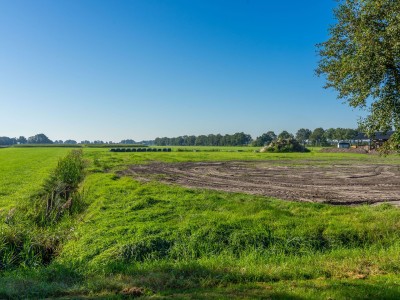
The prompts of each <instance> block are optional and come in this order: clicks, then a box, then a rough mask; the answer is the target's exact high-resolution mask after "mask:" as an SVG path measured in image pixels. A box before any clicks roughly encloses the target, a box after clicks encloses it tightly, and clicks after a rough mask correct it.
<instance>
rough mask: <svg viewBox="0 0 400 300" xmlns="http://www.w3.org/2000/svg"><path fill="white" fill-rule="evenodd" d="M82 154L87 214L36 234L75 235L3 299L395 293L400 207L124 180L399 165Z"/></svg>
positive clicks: (16, 273) (11, 285)
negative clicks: (195, 171) (222, 163)
mask: <svg viewBox="0 0 400 300" xmlns="http://www.w3.org/2000/svg"><path fill="white" fill-rule="evenodd" d="M5 150H6V149H5ZM2 151H4V150H2ZM85 157H86V159H88V160H89V162H90V166H89V168H88V170H89V172H90V173H89V174H88V175H87V177H86V179H85V181H84V183H83V185H82V187H83V188H84V189H85V197H84V201H85V203H86V209H85V210H84V211H81V212H80V213H78V214H77V215H76V216H75V217H74V218H65V219H64V220H62V222H61V223H58V225H52V226H48V227H47V228H45V229H41V230H40V234H44V235H45V234H50V233H54V232H56V231H57V230H59V232H60V233H61V232H64V233H65V231H68V234H67V235H66V237H65V239H64V240H63V241H62V244H61V245H60V247H59V248H58V250H57V251H58V252H57V255H56V256H55V258H54V259H53V260H52V262H51V263H50V264H48V265H45V264H44V265H43V264H42V265H37V266H35V267H32V266H26V267H21V268H18V269H14V270H11V269H8V270H4V271H2V273H1V276H0V298H1V297H4V298H9V297H20V298H24V297H30V298H34V297H36V298H43V297H62V296H63V297H72V298H79V297H89V298H90V297H96V298H97V297H105V298H123V297H125V296H126V294H129V293H131V294H132V295H133V294H135V293H136V294H135V295H142V297H143V298H147V297H149V298H151V299H168V298H174V299H175V298H180V299H210V298H211V299H232V298H233V299H235V298H237V299H243V298H244V299H246V298H247V299H253V298H268V297H270V298H282V299H321V298H325V299H327V298H331V299H349V298H351V299H365V298H375V299H379V298H380V299H396V298H399V297H400V276H399V272H400V257H399V255H398V253H399V250H400V234H399V232H400V231H399V229H400V210H399V209H397V208H395V207H392V206H390V205H380V206H376V207H373V206H359V207H337V206H335V207H333V206H328V205H322V204H312V203H296V202H287V201H281V200H279V199H272V198H266V197H261V196H252V195H246V194H239V193H236V194H232V193H224V192H214V191H209V190H192V189H187V188H182V187H179V186H170V185H164V184H160V183H157V182H149V183H146V184H143V183H139V182H136V181H135V180H133V179H131V178H128V177H120V176H119V175H118V171H119V170H122V169H124V168H125V167H126V165H127V164H130V163H135V164H138V163H146V162H149V161H157V160H158V161H169V162H174V161H202V160H240V159H251V160H259V159H271V160H275V161H276V162H277V163H287V162H290V163H293V164H295V163H299V160H302V161H303V162H304V161H306V163H312V164H327V165H329V164H332V163H346V164H347V163H349V164H351V163H380V164H387V163H390V164H399V162H400V160H399V158H398V157H388V158H382V157H379V156H371V155H357V154H336V153H335V154H330V153H317V152H312V153H304V154H286V155H282V154H263V153H253V152H245V153H241V152H230V151H224V152H215V153H213V152H210V153H208V152H199V153H198V152H180V153H179V152H172V153H135V154H134V153H110V152H108V151H106V150H105V149H87V150H86V151H85ZM36 234H39V231H38V232H37V233H36ZM124 295H125V296H124Z"/></svg>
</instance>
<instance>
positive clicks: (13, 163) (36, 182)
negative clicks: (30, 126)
mask: <svg viewBox="0 0 400 300" xmlns="http://www.w3.org/2000/svg"><path fill="white" fill-rule="evenodd" d="M69 151H70V149H66V148H35V149H29V148H6V149H0V174H1V176H0V215H2V214H4V212H6V211H8V209H10V207H11V206H14V205H15V204H16V203H19V202H22V201H26V200H27V199H28V198H29V197H30V196H31V195H32V194H34V193H35V192H36V191H37V190H38V189H39V188H40V185H41V184H42V183H43V181H44V180H45V179H46V178H47V176H48V175H49V172H50V171H51V170H52V169H53V168H55V166H56V164H57V161H58V159H59V158H60V157H63V156H65V155H66V154H67V153H68V152H69Z"/></svg>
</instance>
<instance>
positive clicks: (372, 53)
mask: <svg viewBox="0 0 400 300" xmlns="http://www.w3.org/2000/svg"><path fill="white" fill-rule="evenodd" d="M335 17H336V19H337V22H336V24H335V25H333V26H332V27H331V28H330V30H329V32H330V38H329V39H328V40H327V41H326V42H324V43H322V44H320V45H319V46H318V47H319V54H320V57H321V60H320V62H319V66H318V69H317V74H318V75H325V76H326V81H327V83H326V86H325V87H326V88H333V89H335V90H336V91H338V98H340V99H343V100H345V101H347V102H348V104H349V105H350V106H352V107H360V108H367V109H368V110H369V115H368V116H367V117H366V118H365V119H363V120H362V122H361V125H362V128H363V129H364V130H365V131H366V132H367V133H369V134H370V135H371V134H373V133H374V132H376V131H380V130H381V131H388V130H391V129H393V128H394V129H395V134H394V135H393V136H392V139H391V145H392V146H396V145H398V144H399V141H400V38H399V37H400V1H398V0H342V1H340V3H339V6H338V8H337V9H336V10H335ZM396 147H397V146H396Z"/></svg>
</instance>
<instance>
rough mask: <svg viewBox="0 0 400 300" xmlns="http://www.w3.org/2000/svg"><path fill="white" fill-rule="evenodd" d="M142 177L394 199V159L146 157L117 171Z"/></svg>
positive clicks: (306, 196) (279, 193)
mask: <svg viewBox="0 0 400 300" xmlns="http://www.w3.org/2000/svg"><path fill="white" fill-rule="evenodd" d="M123 174H124V175H129V176H133V177H134V178H136V179H138V180H142V181H149V180H158V181H161V182H164V183H172V184H179V185H182V186H185V187H190V188H203V189H212V190H219V191H228V192H240V193H249V194H257V195H263V196H270V197H276V198H280V199H286V200H294V201H307V202H321V203H330V204H339V205H352V204H362V203H370V204H373V203H380V202H392V203H394V204H399V203H400V167H399V166H397V165H372V164H336V165H328V166H327V165H315V163H314V164H313V165H311V163H309V162H307V161H301V162H300V163H298V164H297V165H288V164H287V163H286V165H279V164H278V163H277V162H276V161H258V162H254V161H229V162H186V163H151V164H147V165H133V166H130V167H129V169H128V170H126V171H124V172H123Z"/></svg>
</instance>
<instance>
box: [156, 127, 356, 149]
mask: <svg viewBox="0 0 400 300" xmlns="http://www.w3.org/2000/svg"><path fill="white" fill-rule="evenodd" d="M358 134H359V132H358V131H357V130H355V129H351V128H329V129H327V130H324V129H323V128H321V127H319V128H316V129H314V130H313V131H312V130H310V129H306V128H301V129H299V130H298V131H297V132H296V134H295V135H293V134H292V133H289V132H288V131H286V130H284V131H282V132H281V133H279V134H278V135H277V134H275V132H274V131H267V132H266V133H263V134H262V135H260V136H258V137H257V138H256V139H252V137H251V135H250V134H245V133H243V132H238V133H235V134H232V135H229V134H226V135H221V134H209V135H199V136H195V135H184V136H178V137H173V138H168V137H162V138H159V137H158V138H156V139H155V140H154V144H155V145H156V146H248V145H251V146H259V147H262V146H265V145H268V144H270V143H271V142H272V141H274V140H276V139H296V140H297V141H299V142H300V143H302V144H307V145H312V146H328V145H331V144H332V143H334V142H337V141H351V140H354V139H355V137H357V135H358Z"/></svg>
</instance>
